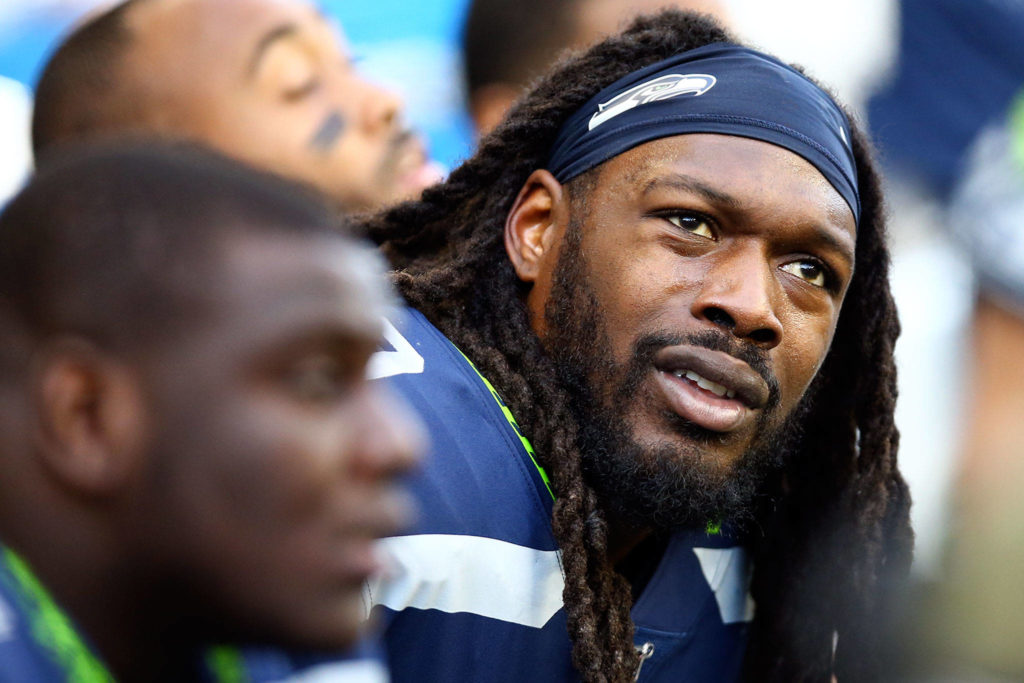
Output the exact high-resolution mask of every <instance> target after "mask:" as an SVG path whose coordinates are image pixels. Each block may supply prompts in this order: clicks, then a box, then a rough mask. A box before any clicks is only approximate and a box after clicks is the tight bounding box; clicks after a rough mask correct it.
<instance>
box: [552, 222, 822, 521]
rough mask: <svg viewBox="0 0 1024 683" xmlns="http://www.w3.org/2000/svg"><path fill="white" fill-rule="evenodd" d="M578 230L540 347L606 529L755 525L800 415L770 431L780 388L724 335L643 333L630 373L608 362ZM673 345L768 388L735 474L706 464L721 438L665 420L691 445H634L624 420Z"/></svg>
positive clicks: (761, 360) (762, 357)
mask: <svg viewBox="0 0 1024 683" xmlns="http://www.w3.org/2000/svg"><path fill="white" fill-rule="evenodd" d="M579 237H580V234H579V226H578V225H576V224H573V225H570V227H569V231H568V234H567V236H566V241H565V243H564V248H563V251H562V254H561V255H560V257H559V262H558V265H557V268H556V276H555V281H554V282H553V285H552V290H551V296H550V298H549V300H548V305H547V308H546V310H545V322H546V324H547V333H546V334H545V336H544V339H543V342H544V345H545V348H546V349H547V351H548V353H550V354H551V356H552V358H553V359H554V361H555V365H556V368H557V372H558V378H559V380H560V382H561V383H562V386H563V387H564V388H565V389H566V391H567V392H568V394H569V396H570V402H571V405H572V407H573V411H574V413H575V416H576V420H577V423H578V426H579V444H580V452H581V454H582V467H583V473H584V476H585V477H586V479H587V481H588V483H589V484H590V485H591V486H592V487H593V488H594V490H595V491H596V492H597V495H598V497H599V499H600V500H601V506H602V508H603V509H604V510H605V512H606V513H607V514H608V517H609V519H610V520H613V521H614V522H616V523H618V524H624V525H627V526H631V527H636V528H646V529H653V530H656V531H666V530H671V529H676V528H681V527H687V528H704V527H705V526H706V525H708V524H710V523H716V524H717V523H720V522H725V521H728V522H729V524H730V527H731V528H733V529H734V530H736V531H739V530H741V529H742V527H744V526H745V525H746V522H749V521H752V520H753V518H754V509H755V507H756V506H755V501H756V499H757V498H758V494H759V492H760V490H761V488H762V485H763V483H764V482H765V480H766V479H767V478H768V476H769V475H770V474H771V473H772V472H774V471H776V470H778V469H779V468H780V467H781V465H782V463H783V461H784V456H783V454H784V453H785V452H787V450H788V449H789V444H790V443H792V442H793V441H794V440H795V439H796V438H798V426H799V424H800V420H799V414H800V413H802V410H796V411H794V414H793V415H792V416H790V417H789V419H787V420H785V421H783V422H782V423H781V425H777V426H774V427H772V426H771V422H772V420H771V418H772V417H773V416H774V415H775V413H776V412H777V406H778V402H779V387H778V381H777V380H776V379H775V377H774V375H773V374H772V373H771V371H770V369H769V366H768V362H767V357H766V354H765V353H764V352H763V351H762V350H761V349H758V348H756V347H752V346H750V345H743V344H742V343H741V342H738V341H737V340H736V339H735V338H733V337H732V335H729V334H727V333H726V332H724V331H716V330H708V331H705V332H702V333H700V334H697V335H693V336H689V337H680V336H678V335H671V334H660V333H655V334H648V335H644V336H642V337H640V338H639V339H637V340H636V342H635V343H634V348H633V355H632V358H631V360H630V361H629V363H628V364H626V365H625V366H623V364H617V363H616V362H615V361H614V360H613V359H612V358H611V355H610V344H609V341H608V334H607V322H606V320H605V319H604V316H603V314H602V311H601V308H600V306H599V304H598V302H597V301H596V299H595V297H594V294H593V291H592V290H591V288H590V287H589V286H588V283H587V276H586V263H585V261H584V259H583V258H582V254H581V252H580V250H579V248H578V246H579ZM681 343H688V344H695V345H698V346H703V347H706V348H711V349H715V350H720V351H725V352H728V353H731V354H732V355H734V356H736V357H738V358H740V359H742V360H744V361H746V362H747V363H748V364H749V365H750V366H751V367H752V368H753V369H754V370H755V371H757V372H758V373H759V374H761V376H762V377H763V378H764V379H765V380H766V381H767V382H768V385H769V387H770V397H769V401H768V404H767V406H766V407H765V409H764V410H763V411H762V414H761V415H760V418H759V423H758V429H757V434H756V436H755V438H754V440H753V443H752V445H751V447H750V448H749V449H748V451H747V452H746V453H745V454H744V456H743V457H742V458H740V460H739V461H738V462H737V463H736V465H734V466H731V467H730V466H723V465H722V464H721V463H719V462H717V461H716V460H715V458H714V457H710V454H709V453H708V449H707V447H708V446H709V445H710V444H712V443H713V442H714V441H715V440H716V439H718V438H719V436H718V435H717V434H716V433H715V432H712V431H709V430H706V429H704V428H702V427H700V426H698V425H696V424H693V423H692V422H690V421H688V420H686V419H684V418H682V417H680V416H679V415H676V414H675V413H672V412H671V411H667V410H666V412H665V414H664V416H663V419H664V420H665V422H666V424H668V425H670V426H671V428H672V429H673V430H675V431H676V432H677V433H679V434H682V435H684V436H686V437H687V438H688V439H689V441H690V442H691V443H690V444H688V445H686V446H679V445H677V444H674V443H661V444H642V443H639V442H637V441H635V440H634V439H633V437H632V429H631V427H630V425H629V421H628V419H627V415H628V412H629V409H630V407H631V406H632V405H635V403H636V401H638V400H642V398H641V396H640V393H639V391H640V389H641V385H642V383H643V382H644V379H645V377H647V376H648V375H649V373H650V372H651V369H652V367H653V357H654V355H655V353H656V352H657V351H658V350H660V349H662V348H664V347H666V346H673V345H677V344H681Z"/></svg>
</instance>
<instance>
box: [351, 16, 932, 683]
mask: <svg viewBox="0 0 1024 683" xmlns="http://www.w3.org/2000/svg"><path fill="white" fill-rule="evenodd" d="M720 41H727V42H735V41H733V40H732V39H731V37H730V36H729V35H728V34H727V33H726V32H724V31H723V30H722V29H721V28H720V27H719V26H718V25H717V24H715V23H714V22H713V21H712V20H710V19H708V18H707V17H702V16H699V15H694V14H689V13H684V12H679V11H675V10H665V11H662V12H660V13H658V14H655V15H651V16H642V17H639V18H637V19H636V20H635V21H634V22H633V23H632V24H631V25H630V27H629V28H628V29H627V30H625V31H624V32H623V33H621V34H619V35H615V36H612V37H610V38H608V39H606V40H604V41H603V42H601V43H599V44H597V45H595V46H593V47H592V48H590V49H589V50H587V51H586V52H583V53H578V54H571V55H569V56H568V57H566V58H563V59H562V60H561V61H560V62H558V63H557V64H556V65H554V67H552V69H551V70H550V71H549V72H548V74H547V75H546V76H545V77H543V78H542V79H540V80H539V81H538V82H537V83H536V85H535V86H534V87H533V89H532V90H531V91H530V92H528V93H527V94H526V95H524V96H523V98H522V99H521V100H520V101H519V102H518V103H517V105H516V106H515V107H514V108H513V109H512V111H511V112H510V113H509V115H508V117H507V118H506V119H505V121H504V122H503V123H502V124H501V125H500V126H499V127H498V128H497V129H496V130H495V131H494V132H493V133H491V134H490V135H489V136H487V137H486V138H484V139H483V141H482V143H481V146H480V148H479V150H478V151H477V153H476V154H475V155H474V156H473V157H472V158H470V159H469V160H468V161H466V162H465V163H464V164H463V165H462V166H460V167H459V168H457V169H456V170H455V171H453V172H452V174H451V176H450V178H449V179H448V181H447V182H446V183H444V184H442V185H439V186H436V187H434V188H432V189H429V190H427V191H426V192H425V193H424V195H423V198H422V200H420V201H415V202H407V203H404V204H400V205H398V206H396V207H393V208H391V209H389V210H388V211H386V212H384V213H381V214H378V215H377V216H374V217H371V218H369V219H367V220H366V223H365V225H364V228H365V230H366V231H367V233H368V234H369V236H370V237H371V238H373V239H375V240H376V241H377V242H378V243H379V244H381V246H382V249H383V251H384V253H385V254H386V255H387V256H388V258H389V259H390V260H391V262H392V264H393V266H394V267H395V268H396V269H397V272H396V274H395V279H396V283H397V285H398V287H399V289H400V291H401V292H402V294H403V295H404V296H405V298H406V300H407V301H408V303H409V304H410V305H411V306H413V307H414V308H416V309H418V310H420V311H421V312H422V313H423V314H424V315H426V316H427V318H428V319H430V320H431V322H433V323H434V324H435V325H436V326H437V327H438V328H439V329H440V330H441V331H442V332H443V333H444V334H446V335H447V336H448V338H449V339H451V340H452V341H453V342H454V343H455V344H456V345H457V346H458V347H459V348H460V349H462V350H463V351H464V352H465V353H466V354H467V355H468V356H469V357H470V358H472V359H473V361H474V363H476V364H477V366H478V367H479V368H480V369H481V371H482V372H483V373H484V374H485V376H487V377H488V378H489V379H490V380H491V382H492V383H493V384H494V385H495V387H496V388H497V389H498V391H499V392H500V394H501V395H502V397H503V399H504V400H505V402H506V403H507V404H508V405H509V406H510V408H511V409H512V411H513V413H514V414H515V415H516V417H517V419H518V420H519V423H520V426H521V428H522V430H523V432H524V434H526V435H527V436H528V437H529V438H530V439H531V441H532V442H533V444H534V446H535V449H536V452H537V455H538V459H539V461H540V462H541V464H542V465H543V466H544V467H545V468H546V469H547V471H548V472H549V473H550V475H551V478H552V484H553V489H554V492H555V494H556V496H557V501H556V503H555V506H554V512H553V516H552V525H553V529H554V533H555V536H556V538H557V539H558V543H559V546H560V548H561V552H562V563H563V568H564V572H565V590H564V593H563V598H564V603H565V609H566V614H567V618H568V629H569V634H570V638H571V640H572V644H573V651H572V658H573V664H574V665H575V667H576V668H577V670H578V671H579V672H580V673H581V675H582V677H583V679H584V680H586V681H629V680H632V678H633V675H634V672H635V670H636V666H637V664H638V662H639V658H638V655H637V654H636V653H635V650H634V647H633V643H632V636H633V624H632V621H631V619H630V607H631V602H632V599H631V595H630V589H629V586H628V584H627V582H626V580H625V579H624V578H623V577H622V576H621V575H619V574H618V573H617V572H616V571H615V570H614V568H613V567H612V566H611V565H610V562H609V560H608V558H607V555H606V551H607V543H608V533H607V529H608V527H607V522H606V519H605V515H604V513H603V512H602V510H601V508H600V506H599V503H598V500H597V498H596V495H595V493H594V490H593V489H592V488H591V487H590V486H589V485H588V484H587V482H586V480H585V479H584V478H583V475H582V472H581V458H580V450H579V446H578V443H577V431H578V428H577V426H576V422H575V420H574V418H573V411H572V409H571V406H570V405H569V399H568V395H567V393H566V391H565V389H564V388H563V387H561V386H559V384H558V382H557V380H556V379H555V377H556V371H555V369H554V364H553V362H552V360H551V359H550V358H549V357H548V356H547V355H546V354H545V352H544V350H543V347H542V345H541V343H540V341H539V340H538V338H537V336H536V335H535V334H534V333H533V331H532V329H531V327H530V321H529V318H528V313H527V309H526V306H525V303H524V301H523V296H524V294H525V292H526V291H527V290H526V286H525V285H524V284H523V283H522V282H520V281H519V280H518V279H517V277H516V274H515V271H514V270H513V267H512V264H511V262H510V260H509V258H508V256H507V255H506V252H505V247H504V241H503V232H504V223H505V219H506V216H507V214H508V212H509V210H510V208H511V206H512V203H513V201H514V199H515V197H516V195H517V193H518V191H519V189H520V188H521V186H522V185H523V184H524V182H525V180H526V178H527V177H528V176H529V174H530V173H531V172H532V171H534V170H535V169H538V168H543V166H544V164H545V162H546V159H547V154H548V150H549V149H550V147H551V145H552V143H553V141H554V138H555V135H556V133H557V131H558V130H559V128H560V126H561V125H562V123H563V122H564V121H565V120H566V119H567V118H568V117H569V116H570V115H571V114H572V113H573V112H575V111H576V110H577V109H578V108H579V107H580V106H582V105H583V104H584V103H585V102H586V101H587V100H588V99H589V98H590V97H592V96H593V95H594V94H596V93H597V92H598V91H599V90H600V89H601V88H603V87H605V86H606V85H608V84H610V83H612V82H613V81H615V80H617V79H619V78H621V77H622V76H624V75H626V74H627V73H630V72H632V71H635V70H637V69H640V68H642V67H644V66H647V65H649V64H652V63H654V62H657V61H660V60H662V59H665V58H667V57H670V56H672V55H674V54H677V53H679V52H683V51H686V50H690V49H693V48H696V47H700V46H702V45H706V44H709V43H714V42H720ZM852 137H853V151H854V156H855V160H856V164H857V169H858V180H859V187H860V192H861V200H862V216H861V220H860V225H859V228H858V233H857V247H856V261H855V273H854V276H853V279H852V281H851V283H850V286H849V289H848V293H847V295H846V300H845V304H844V305H843V308H842V311H841V313H840V316H839V322H838V326H837V330H836V334H835V337H834V341H833V344H832V347H831V350H830V351H829V353H828V356H827V357H826V359H825V361H824V363H823V366H822V369H821V371H820V373H819V375H818V376H817V377H816V379H815V380H814V382H812V385H811V388H810V389H809V391H808V396H807V400H808V402H809V404H808V407H807V413H806V420H805V421H804V424H803V429H802V434H801V435H799V436H798V437H797V438H795V439H794V444H795V445H794V446H792V447H791V448H792V452H791V453H788V454H787V457H786V458H785V460H784V462H785V465H784V466H783V468H782V470H781V471H779V472H778V473H777V474H776V475H774V476H773V477H772V478H771V481H769V482H768V483H767V487H766V495H765V496H764V497H763V498H762V499H760V500H763V501H764V502H763V503H761V505H760V506H761V508H762V509H761V510H760V516H759V518H758V521H759V524H760V526H759V527H758V529H757V530H756V531H755V533H754V537H753V538H750V539H747V543H748V546H749V548H750V550H751V552H752V555H753V559H754V566H755V571H754V576H753V579H752V586H751V591H752V594H753V597H754V599H755V602H756V607H757V609H756V616H755V619H754V622H753V624H752V626H751V641H750V644H749V647H748V652H747V656H746V661H745V674H746V677H747V678H748V679H750V680H757V681H786V682H790V681H828V680H830V678H831V676H832V675H833V674H835V675H836V676H838V679H839V680H840V681H844V682H848V681H861V680H871V679H872V678H873V677H874V673H873V672H874V671H875V668H876V666H877V657H876V656H875V655H874V653H877V652H878V648H877V646H878V645H879V642H878V640H879V637H880V636H879V629H878V627H877V625H878V621H879V619H880V618H881V616H882V615H883V612H884V607H885V599H884V597H885V596H884V593H883V589H884V587H885V586H886V585H887V582H886V579H887V578H888V577H890V576H899V575H903V574H906V572H907V571H908V568H909V564H910V558H911V550H912V545H913V536H912V532H911V530H910V525H909V506H910V499H909V493H908V490H907V486H906V484H905V482H904V481H903V479H902V477H901V475H900V473H899V471H898V470H897V464H896V451H897V445H898V438H899V436H898V432H897V430H896V427H895V425H894V423H893V409H894V406H895V400H896V372H895V368H894V364H893V345H894V342H895V340H896V337H897V335H898V334H899V323H898V321H897V317H896V309H895V305H894V303H893V300H892V296H891V294H890V291H889V282H888V267H889V257H888V251H887V247H886V244H885V217H884V211H883V206H882V196H881V192H880V189H879V179H878V175H877V172H876V171H875V169H874V165H873V162H872V159H871V153H870V149H869V146H868V142H867V140H866V138H865V136H864V134H863V133H862V132H860V130H859V129H858V128H857V127H856V126H854V127H853V134H852ZM585 177H586V174H585V176H584V177H583V178H585ZM581 179H582V178H581ZM581 179H577V180H576V181H573V182H572V183H569V184H568V185H567V188H568V191H569V193H570V197H573V195H574V190H578V188H574V184H575V183H577V182H579V181H580V180H581Z"/></svg>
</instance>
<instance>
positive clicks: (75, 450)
mask: <svg viewBox="0 0 1024 683" xmlns="http://www.w3.org/2000/svg"><path fill="white" fill-rule="evenodd" d="M34 365H35V367H34V368H33V386H34V389H35V398H36V400H35V411H34V413H35V418H36V420H37V422H36V425H35V429H34V432H35V442H36V451H37V453H38V454H39V457H40V459H41V461H42V464H43V465H44V467H45V468H46V470H47V472H48V473H49V474H50V475H51V476H53V477H54V478H55V479H57V480H58V481H59V482H60V483H61V484H62V485H64V486H66V487H67V488H70V489H71V490H74V491H77V492H79V493H80V494H82V495H85V496H99V497H103V496H108V495H111V494H115V493H117V492H118V491H119V490H120V488H121V486H122V485H123V484H124V483H125V482H126V481H127V480H128V479H129V478H130V476H131V474H132V472H134V471H135V470H136V469H137V467H138V465H139V462H138V461H139V460H140V458H141V452H142V440H143V432H144V425H143V409H142V395H141V391H140V390H139V387H138V383H137V380H136V378H135V377H134V376H133V374H132V373H131V372H130V371H129V370H128V368H127V367H125V366H124V365H123V364H121V363H119V362H117V361H116V360H114V359H113V358H112V357H110V356H109V355H108V354H106V353H104V352H102V351H100V350H99V349H97V348H96V346H95V345H93V344H91V343H90V342H87V341H85V340H83V339H77V338H64V339H60V340H58V341H55V342H53V343H50V344H48V345H47V346H46V348H44V349H41V350H40V352H39V354H38V355H37V356H36V360H35V363H34Z"/></svg>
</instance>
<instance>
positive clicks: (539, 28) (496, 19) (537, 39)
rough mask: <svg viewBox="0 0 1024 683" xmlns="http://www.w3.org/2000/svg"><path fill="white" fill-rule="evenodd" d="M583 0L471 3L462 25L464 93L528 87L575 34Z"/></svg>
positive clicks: (495, 0)
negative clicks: (492, 87)
mask: <svg viewBox="0 0 1024 683" xmlns="http://www.w3.org/2000/svg"><path fill="white" fill-rule="evenodd" d="M583 1H584V0H473V1H472V3H471V4H470V8H469V12H468V14H467V15H466V21H465V23H464V24H463V27H462V57H463V69H464V72H463V73H464V77H465V83H466V92H467V94H468V95H472V94H473V93H474V92H476V91H477V90H479V89H480V88H481V87H483V86H485V85H488V84H490V83H510V84H512V85H517V86H526V85H527V84H528V83H529V82H530V81H531V80H532V79H533V78H535V77H537V76H539V75H541V74H542V73H544V71H546V70H547V68H548V65H549V64H551V63H552V62H553V61H554V59H555V57H556V56H557V55H558V53H559V52H561V51H562V49H564V48H565V47H566V45H568V44H569V42H570V40H571V38H572V35H573V34H574V33H575V32H576V26H575V25H576V20H575V13H576V10H577V8H578V7H579V5H580V3H582V2H583Z"/></svg>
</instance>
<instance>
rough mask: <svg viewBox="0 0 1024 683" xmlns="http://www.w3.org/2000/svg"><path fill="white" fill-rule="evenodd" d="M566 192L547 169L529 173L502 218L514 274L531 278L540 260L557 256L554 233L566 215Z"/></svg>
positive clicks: (527, 279)
mask: <svg viewBox="0 0 1024 683" xmlns="http://www.w3.org/2000/svg"><path fill="white" fill-rule="evenodd" d="M567 201H568V200H567V194H566V192H565V191H564V189H563V188H562V185H561V183H559V182H558V181H557V180H555V178H554V176H552V175H551V173H549V172H548V171H545V170H538V171H534V172H533V173H532V174H530V177H529V178H527V179H526V183H525V184H523V188H522V189H521V190H519V195H518V196H517V197H516V200H515V202H513V204H512V210H511V211H509V213H508V218H507V219H505V251H507V252H508V257H509V259H510V260H511V261H512V267H513V268H515V270H516V275H518V276H519V279H520V280H522V281H523V282H535V281H536V280H537V276H538V274H539V273H540V271H541V266H542V264H543V263H544V262H545V261H546V260H547V259H549V258H553V257H555V256H557V248H556V247H557V244H558V237H559V235H560V234H561V233H562V232H563V231H564V229H565V226H566V224H567V221H568V219H569V207H568V206H567Z"/></svg>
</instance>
